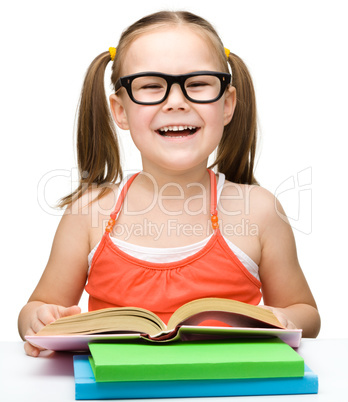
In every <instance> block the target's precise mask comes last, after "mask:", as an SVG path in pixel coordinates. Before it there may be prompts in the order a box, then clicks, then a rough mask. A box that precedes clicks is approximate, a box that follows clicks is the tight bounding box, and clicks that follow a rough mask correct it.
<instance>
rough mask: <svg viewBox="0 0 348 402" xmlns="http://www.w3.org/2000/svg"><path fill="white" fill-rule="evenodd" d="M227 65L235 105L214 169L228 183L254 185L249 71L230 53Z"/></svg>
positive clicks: (253, 115)
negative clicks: (234, 95)
mask: <svg viewBox="0 0 348 402" xmlns="http://www.w3.org/2000/svg"><path fill="white" fill-rule="evenodd" d="M228 63H229V64H230V66H231V69H232V85H233V86H234V87H235V88H236V93H237V104H236V108H235V111H234V115H233V118H232V120H231V122H230V123H229V124H228V125H227V126H226V127H225V129H224V133H223V136H222V139H221V141H220V144H219V147H218V150H217V156H216V160H215V163H214V165H213V166H215V165H217V168H218V171H219V172H222V173H224V174H225V176H226V179H227V180H229V181H232V182H234V183H242V184H257V181H256V179H255V177H254V173H253V170H254V159H255V152H256V140H257V115H256V98H255V92H254V86H253V83H252V79H251V76H250V73H249V71H248V68H247V67H246V65H245V64H244V62H243V61H242V60H241V59H240V58H239V57H238V56H236V55H235V54H233V53H230V55H229V57H228Z"/></svg>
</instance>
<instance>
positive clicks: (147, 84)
mask: <svg viewBox="0 0 348 402" xmlns="http://www.w3.org/2000/svg"><path fill="white" fill-rule="evenodd" d="M230 83H231V74H228V73H220V72H216V71H196V72H193V73H190V74H182V75H169V74H162V73H156V72H148V73H138V74H132V75H127V76H125V77H121V78H120V79H119V80H118V82H117V84H116V86H115V92H117V91H118V90H119V89H120V88H121V87H124V88H126V90H127V93H128V95H129V97H130V98H131V100H132V101H133V102H135V103H138V104H139V105H158V104H159V103H162V102H163V101H164V100H165V99H166V98H167V97H168V94H169V92H170V88H171V87H172V85H173V84H179V85H180V87H181V90H182V92H183V94H184V95H185V97H186V98H187V99H188V100H189V101H191V102H195V103H212V102H215V101H217V100H219V99H220V98H221V96H222V95H223V93H224V92H225V90H226V88H227V86H228V85H229V84H230Z"/></svg>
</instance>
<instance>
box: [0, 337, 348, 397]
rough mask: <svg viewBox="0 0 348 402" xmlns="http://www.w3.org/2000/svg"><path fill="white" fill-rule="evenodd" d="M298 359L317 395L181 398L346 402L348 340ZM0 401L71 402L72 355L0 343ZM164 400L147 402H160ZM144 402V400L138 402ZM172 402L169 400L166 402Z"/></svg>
mask: <svg viewBox="0 0 348 402" xmlns="http://www.w3.org/2000/svg"><path fill="white" fill-rule="evenodd" d="M298 352H299V353H300V355H302V356H303V357H304V359H305V362H306V364H307V365H308V366H309V367H310V368H311V369H312V370H313V371H314V372H315V373H316V374H318V376H319V393H318V394H317V395H285V396H272V397H271V396H258V397H255V396H253V397H231V398H185V399H183V401H185V402H188V401H189V400H195V401H196V402H198V401H204V402H211V401H213V400H214V401H216V400H218V401H219V400H220V401H222V400H226V399H227V400H231V401H233V402H234V401H236V402H237V401H243V402H249V401H254V402H255V401H260V402H261V401H271V402H273V401H280V402H283V401H284V402H286V401H297V402H301V401H325V402H347V401H348V339H341V340H323V339H303V340H302V343H301V346H300V348H299V349H298ZM0 356H1V357H0V399H1V401H4V402H10V401H15V402H20V401H23V402H24V401H25V402H31V401H33V402H34V401H35V402H40V401H45V402H47V401H50V402H51V401H60V402H69V401H74V400H75V383H74V373H73V363H72V356H73V354H72V353H62V352H60V353H48V352H44V354H43V356H40V357H38V358H33V357H28V356H26V355H25V353H24V349H23V343H22V342H0ZM163 400H164V399H156V400H147V401H153V402H160V401H163ZM142 401H143V402H144V400H142ZM166 401H168V402H169V401H170V402H173V401H174V400H173V399H166Z"/></svg>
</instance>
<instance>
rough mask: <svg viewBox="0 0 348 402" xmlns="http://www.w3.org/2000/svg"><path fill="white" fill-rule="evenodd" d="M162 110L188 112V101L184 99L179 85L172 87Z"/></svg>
mask: <svg viewBox="0 0 348 402" xmlns="http://www.w3.org/2000/svg"><path fill="white" fill-rule="evenodd" d="M163 108H164V109H165V110H188V109H189V108H190V106H189V101H188V99H186V98H185V95H184V94H183V92H182V90H181V88H180V85H179V84H173V85H172V87H171V88H170V91H169V94H168V97H167V99H166V100H165V101H164V105H163Z"/></svg>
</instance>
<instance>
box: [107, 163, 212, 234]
mask: <svg viewBox="0 0 348 402" xmlns="http://www.w3.org/2000/svg"><path fill="white" fill-rule="evenodd" d="M207 170H208V173H209V176H210V215H211V218H210V219H211V223H212V227H213V229H214V232H215V231H216V230H217V229H218V227H219V223H218V220H219V218H218V216H217V188H216V176H215V173H214V172H213V171H212V170H210V169H207ZM139 173H140V172H138V173H136V174H134V175H133V176H132V177H130V178H129V179H128V180H127V182H126V183H125V185H124V186H123V187H122V189H121V193H120V195H119V197H118V199H117V202H116V207H115V209H114V211H113V212H112V213H111V214H110V219H109V221H108V224H107V226H106V228H105V232H106V233H110V232H111V231H112V229H113V227H114V225H115V223H116V218H117V215H118V214H119V212H120V210H121V207H122V204H123V201H124V198H125V196H126V194H127V191H128V189H129V187H130V185H131V184H132V183H133V181H134V179H135V178H136V177H137V176H138V174H139Z"/></svg>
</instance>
